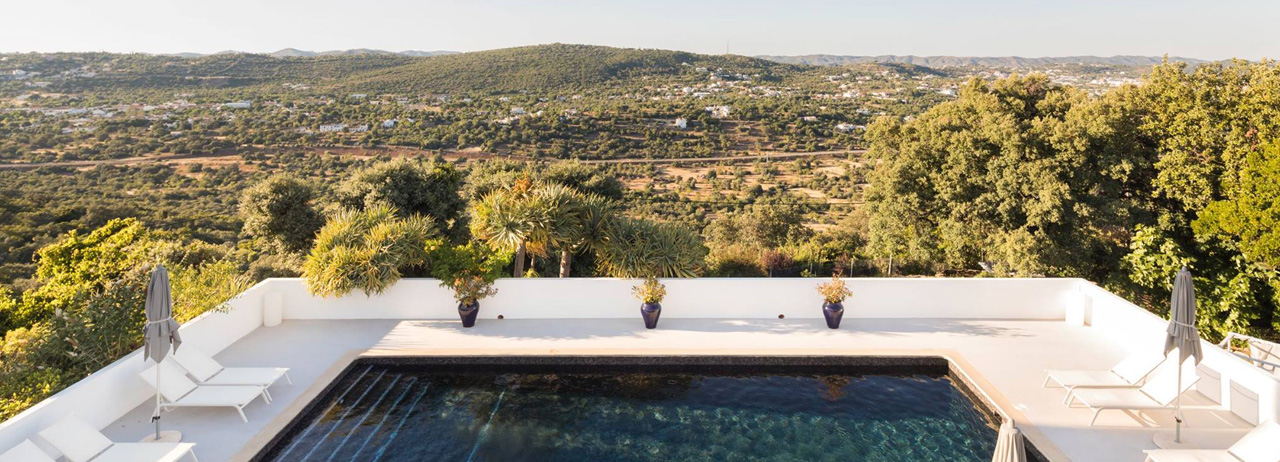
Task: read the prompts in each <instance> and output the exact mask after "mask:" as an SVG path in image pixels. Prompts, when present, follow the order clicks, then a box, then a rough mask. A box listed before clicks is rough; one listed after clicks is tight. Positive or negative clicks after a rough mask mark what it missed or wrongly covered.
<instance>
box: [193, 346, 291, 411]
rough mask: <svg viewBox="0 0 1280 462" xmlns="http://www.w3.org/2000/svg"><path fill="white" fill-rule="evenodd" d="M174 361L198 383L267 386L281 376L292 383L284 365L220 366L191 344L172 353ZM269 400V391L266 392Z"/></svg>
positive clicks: (287, 369)
mask: <svg viewBox="0 0 1280 462" xmlns="http://www.w3.org/2000/svg"><path fill="white" fill-rule="evenodd" d="M173 359H174V361H177V362H178V365H180V366H182V368H183V369H186V370H187V373H188V374H191V377H194V378H195V379H196V383H199V384H200V385H256V386H260V387H263V388H269V387H271V385H274V384H275V383H276V382H278V381H279V380H280V379H281V378H284V380H285V382H288V383H289V384H290V385H293V380H292V379H290V378H289V368H286V367H222V364H219V363H218V361H216V360H214V359H213V358H212V357H210V356H209V355H206V354H204V352H203V351H200V350H198V349H196V348H195V347H192V346H185V345H184V346H183V347H182V348H179V349H178V351H175V352H174V354H173ZM266 394H267V395H266V397H267V400H268V401H270V400H271V399H272V398H271V392H269V391H268V392H266Z"/></svg>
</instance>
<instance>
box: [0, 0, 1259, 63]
mask: <svg viewBox="0 0 1280 462" xmlns="http://www.w3.org/2000/svg"><path fill="white" fill-rule="evenodd" d="M352 6H354V5H353V4H351V3H346V2H337V1H334V0H315V1H302V0H277V1H271V2H262V1H253V0H228V1H224V2H220V3H217V4H202V3H187V2H182V3H175V2H170V1H166V0H127V1H117V2H100V1H95V0H54V1H50V2H24V3H19V4H14V5H8V6H6V9H7V10H8V11H9V12H11V13H12V14H11V16H10V17H12V18H55V19H56V21H9V22H8V23H6V27H5V28H2V29H0V52H61V51H65V52H76V51H108V52H143V53H155V54H176V53H200V54H210V53H217V52H222V51H228V50H234V51H241V52H251V53H270V52H273V51H277V50H280V49H284V48H296V49H299V50H306V51H316V52H320V51H329V50H347V49H357V48H368V49H379V50H387V51H396V52H399V51H406V50H417V51H437V50H444V51H457V52H469V51H480V50H488V49H497V48H509V47H514V46H525V45H537V44H545V43H581V44H593V45H604V46H614V47H625V48H659V49H672V50H683V51H690V52H696V53H707V54H723V53H726V52H729V53H732V54H738V55H748V56H755V55H785V56H796V55H818V54H827V55H858V56H875V55H915V56H975V57H1003V56H1020V57H1029V58H1035V57H1062V56H1102V57H1109V56H1120V55H1125V56H1162V55H1169V56H1177V57H1184V58H1196V59H1206V60H1218V59H1227V58H1244V59H1250V60H1257V59H1260V58H1274V57H1277V56H1280V53H1277V51H1280V34H1275V33H1274V32H1273V31H1272V29H1271V25H1273V24H1275V23H1276V22H1277V21H1280V2H1267V1H1264V0H1226V1H1223V2H1216V3H1215V4H1213V5H1205V4H1203V3H1201V2H1196V1H1193V0H1176V1H1164V2H1162V1H1155V0H1138V1H1131V2H1126V3H1125V4H1122V5H1116V4H1111V3H1109V2H1104V1H1099V0H1089V1H1083V2H1074V3H1073V4H1072V5H1069V6H1064V5H1051V4H1043V5H1042V4H1035V5H1027V4H1023V2H1017V1H1016V0H974V1H969V2H963V3H961V2H947V1H943V0H914V1H905V2H896V3H894V4H882V3H880V2H868V1H858V0H854V1H846V2H822V1H814V0H801V1H797V2H791V3H790V4H785V5H784V4H778V3H776V2H764V1H761V0H741V1H737V2H726V1H709V2H700V3H697V4H686V3H682V2H677V1H674V0H654V1H650V2H645V3H643V4H631V3H624V2H608V1H594V2H593V1H588V0H553V1H547V2H539V3H538V4H529V3H525V2H517V1H515V0H495V1H485V2H465V1H460V0H448V1H432V2H411V1H408V0H384V1H380V2H374V3H367V4H361V5H359V7H358V8H352ZM1242 11H1247V12H1249V14H1240V12H1242Z"/></svg>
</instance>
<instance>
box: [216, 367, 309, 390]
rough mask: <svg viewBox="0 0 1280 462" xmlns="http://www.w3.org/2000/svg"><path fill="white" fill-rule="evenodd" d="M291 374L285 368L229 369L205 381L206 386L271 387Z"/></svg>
mask: <svg viewBox="0 0 1280 462" xmlns="http://www.w3.org/2000/svg"><path fill="white" fill-rule="evenodd" d="M287 372H289V369H288V368H284V367H229V368H226V369H223V370H222V372H219V373H218V374H217V375H215V376H213V377H211V378H208V379H203V380H202V381H203V382H204V384H205V385H261V386H264V387H265V386H270V385H271V384H274V383H276V381H277V380H280V378H281V377H284V375H285V373H287Z"/></svg>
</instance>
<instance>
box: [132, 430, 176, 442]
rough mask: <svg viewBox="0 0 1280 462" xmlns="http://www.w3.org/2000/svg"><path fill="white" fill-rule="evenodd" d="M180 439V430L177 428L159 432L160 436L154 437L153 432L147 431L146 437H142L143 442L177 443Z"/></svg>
mask: <svg viewBox="0 0 1280 462" xmlns="http://www.w3.org/2000/svg"><path fill="white" fill-rule="evenodd" d="M179 441H182V432H180V431H177V430H165V431H162V432H160V437H159V438H156V433H155V432H150V433H147V437H146V438H143V439H142V442H143V443H177V442H179Z"/></svg>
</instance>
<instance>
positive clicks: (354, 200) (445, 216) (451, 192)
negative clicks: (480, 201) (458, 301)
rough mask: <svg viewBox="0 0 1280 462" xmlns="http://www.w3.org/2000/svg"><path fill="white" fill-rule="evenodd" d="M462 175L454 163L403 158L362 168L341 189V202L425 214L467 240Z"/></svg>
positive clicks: (364, 207) (355, 206)
mask: <svg viewBox="0 0 1280 462" xmlns="http://www.w3.org/2000/svg"><path fill="white" fill-rule="evenodd" d="M462 179H463V176H462V173H461V172H459V171H458V170H457V169H455V168H454V167H453V166H452V165H450V164H441V163H436V162H430V163H423V162H419V161H414V160H409V159H400V160H394V161H390V162H383V163H380V164H375V165H373V166H370V167H367V168H363V169H360V170H358V171H356V172H355V173H354V174H352V175H351V177H350V178H349V179H347V181H346V182H344V183H343V184H342V187H341V188H339V189H338V203H339V204H341V205H342V206H344V207H347V208H350V209H355V210H365V209H370V208H374V207H378V206H386V207H390V208H391V209H392V210H394V211H395V213H397V214H399V215H401V216H410V215H422V216H424V217H427V218H430V219H431V220H433V221H434V222H435V223H436V224H437V225H439V226H441V227H444V230H447V231H448V233H449V235H450V236H451V237H453V238H454V239H465V235H462V234H459V233H462V232H465V231H466V226H465V225H461V224H460V222H459V219H460V218H462V212H463V210H465V209H466V206H467V204H466V201H464V200H463V199H462V197H461V196H460V195H459V194H458V193H459V190H460V189H461V187H462Z"/></svg>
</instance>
